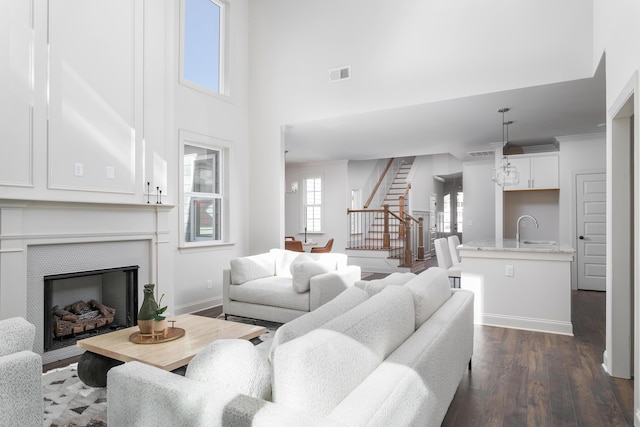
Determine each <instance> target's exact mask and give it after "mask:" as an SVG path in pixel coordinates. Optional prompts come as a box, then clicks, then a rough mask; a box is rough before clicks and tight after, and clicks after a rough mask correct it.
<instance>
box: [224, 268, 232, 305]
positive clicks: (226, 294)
mask: <svg viewBox="0 0 640 427" xmlns="http://www.w3.org/2000/svg"><path fill="white" fill-rule="evenodd" d="M229 286H231V269H230V268H226V269H224V270H222V312H223V313H228V312H229V302H230V301H231V299H230V298H229Z"/></svg>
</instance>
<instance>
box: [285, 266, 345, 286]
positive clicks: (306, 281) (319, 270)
mask: <svg viewBox="0 0 640 427" xmlns="http://www.w3.org/2000/svg"><path fill="white" fill-rule="evenodd" d="M333 270H335V268H332V266H331V264H328V263H325V262H322V261H310V262H294V263H293V264H291V272H292V281H291V282H292V283H291V284H292V285H293V289H294V290H295V291H296V292H307V291H308V290H309V287H310V285H311V278H312V277H313V276H317V275H318V274H323V273H328V272H329V271H333Z"/></svg>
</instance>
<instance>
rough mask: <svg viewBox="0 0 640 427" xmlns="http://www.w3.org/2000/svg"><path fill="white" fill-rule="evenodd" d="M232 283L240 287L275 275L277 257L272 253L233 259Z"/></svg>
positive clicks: (231, 262) (231, 263)
mask: <svg viewBox="0 0 640 427" xmlns="http://www.w3.org/2000/svg"><path fill="white" fill-rule="evenodd" d="M229 264H230V265H231V283H233V284H234V285H240V284H242V283H244V282H248V281H249V280H255V279H262V278H263V277H269V276H273V275H275V273H276V271H275V255H274V254H271V253H266V254H260V255H252V256H246V257H241V258H234V259H232V260H231V261H230V262H229Z"/></svg>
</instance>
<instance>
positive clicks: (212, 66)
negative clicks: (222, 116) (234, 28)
mask: <svg viewBox="0 0 640 427" xmlns="http://www.w3.org/2000/svg"><path fill="white" fill-rule="evenodd" d="M182 16H183V30H182V37H183V40H182V83H184V84H187V85H188V86H193V85H195V87H197V88H204V89H205V90H206V91H211V92H213V93H224V92H225V88H224V72H223V70H224V66H223V65H224V64H223V62H224V61H223V58H224V28H225V25H224V23H225V4H224V3H223V2H221V1H220V0H184V1H183V14H182Z"/></svg>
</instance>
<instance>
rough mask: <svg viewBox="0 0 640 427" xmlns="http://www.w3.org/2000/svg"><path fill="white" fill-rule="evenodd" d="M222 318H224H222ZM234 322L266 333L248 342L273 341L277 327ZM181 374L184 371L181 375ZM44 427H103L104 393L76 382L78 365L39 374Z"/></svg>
mask: <svg viewBox="0 0 640 427" xmlns="http://www.w3.org/2000/svg"><path fill="white" fill-rule="evenodd" d="M222 318H224V316H222ZM228 320H231V321H234V322H241V323H251V324H254V325H256V324H257V325H261V326H264V327H265V328H267V332H266V333H264V334H262V335H260V337H258V338H254V339H253V340H251V342H253V343H254V344H256V345H257V344H260V342H262V341H267V340H270V339H272V338H273V334H274V333H275V331H276V329H277V328H278V327H279V326H280V324H279V323H273V322H265V321H261V320H253V319H246V318H241V317H232V316H229V319H228ZM182 372H183V373H184V370H183V371H182ZM42 390H43V395H44V424H43V425H44V427H103V426H106V425H107V389H106V388H94V387H89V386H87V385H85V384H84V383H83V382H82V381H80V378H78V364H77V363H72V364H71V365H69V366H66V367H64V368H58V369H52V370H50V371H48V372H46V373H44V374H42Z"/></svg>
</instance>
